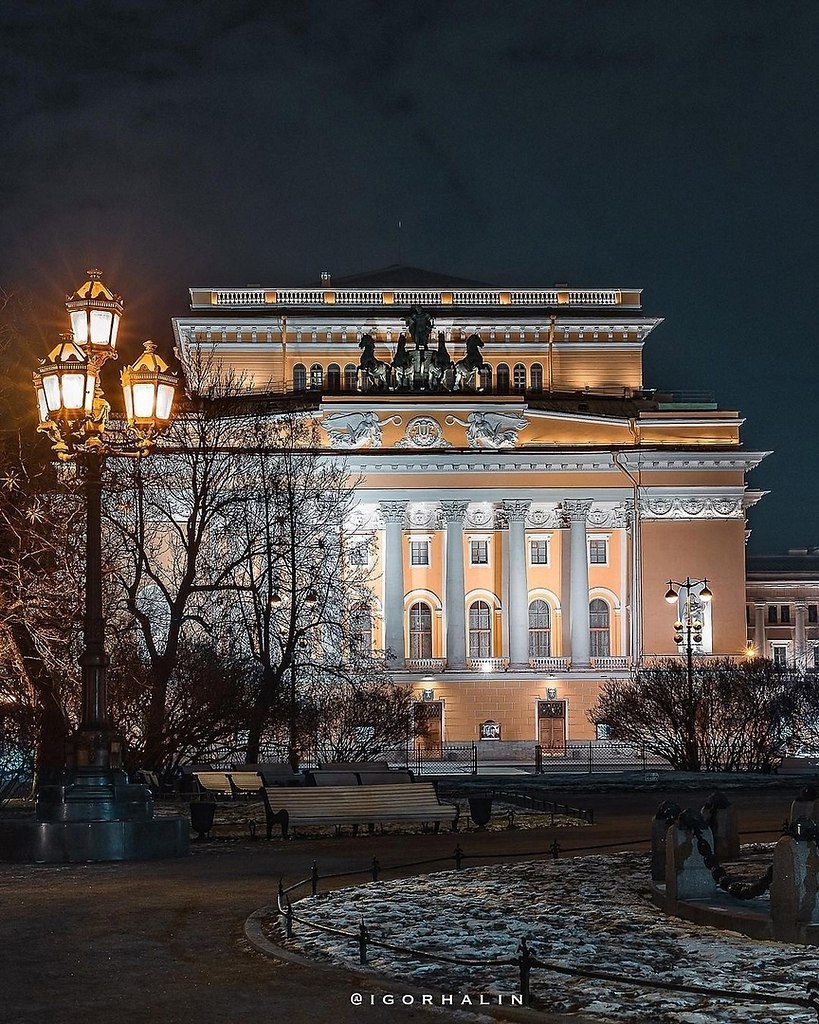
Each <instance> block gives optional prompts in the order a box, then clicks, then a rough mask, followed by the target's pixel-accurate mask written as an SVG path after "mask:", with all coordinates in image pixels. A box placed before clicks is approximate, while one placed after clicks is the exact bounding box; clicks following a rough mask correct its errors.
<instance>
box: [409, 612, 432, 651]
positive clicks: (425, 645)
mask: <svg viewBox="0 0 819 1024" xmlns="http://www.w3.org/2000/svg"><path fill="white" fill-rule="evenodd" d="M409 656H410V658H431V657H432V609H431V608H430V606H429V605H428V604H425V603H424V602H423V601H416V602H415V604H414V605H412V607H411V608H410V610H409Z"/></svg>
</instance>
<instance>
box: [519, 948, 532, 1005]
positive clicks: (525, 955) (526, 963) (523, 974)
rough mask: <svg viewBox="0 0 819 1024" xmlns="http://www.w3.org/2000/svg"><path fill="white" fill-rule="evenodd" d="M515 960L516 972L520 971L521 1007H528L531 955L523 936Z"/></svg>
mask: <svg viewBox="0 0 819 1024" xmlns="http://www.w3.org/2000/svg"><path fill="white" fill-rule="evenodd" d="M517 960H518V970H519V971H520V994H521V997H522V998H523V1005H524V1006H529V1003H530V999H529V975H530V974H531V972H532V954H531V953H530V952H529V945H528V943H527V941H526V937H525V936H524V938H522V939H521V940H520V945H519V946H518V957H517Z"/></svg>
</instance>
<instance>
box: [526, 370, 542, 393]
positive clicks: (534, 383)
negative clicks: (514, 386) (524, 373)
mask: <svg viewBox="0 0 819 1024" xmlns="http://www.w3.org/2000/svg"><path fill="white" fill-rule="evenodd" d="M529 387H530V388H531V389H532V391H542V390H543V367H542V366H541V365H540V363H532V366H531V369H530V370H529Z"/></svg>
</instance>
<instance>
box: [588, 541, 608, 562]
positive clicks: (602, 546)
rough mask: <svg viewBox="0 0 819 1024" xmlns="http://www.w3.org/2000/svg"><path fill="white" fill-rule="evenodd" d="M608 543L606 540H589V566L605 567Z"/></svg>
mask: <svg viewBox="0 0 819 1024" xmlns="http://www.w3.org/2000/svg"><path fill="white" fill-rule="evenodd" d="M608 546H609V545H608V541H606V540H590V541H589V565H606V564H608V560H609V557H608Z"/></svg>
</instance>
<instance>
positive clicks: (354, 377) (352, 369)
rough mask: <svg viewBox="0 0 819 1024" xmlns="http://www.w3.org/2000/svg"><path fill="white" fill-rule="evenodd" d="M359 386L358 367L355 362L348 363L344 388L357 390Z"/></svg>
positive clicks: (345, 368) (345, 369)
mask: <svg viewBox="0 0 819 1024" xmlns="http://www.w3.org/2000/svg"><path fill="white" fill-rule="evenodd" d="M357 386H358V367H357V366H356V365H355V363H347V365H346V366H345V367H344V390H345V391H355V389H356V387H357Z"/></svg>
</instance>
